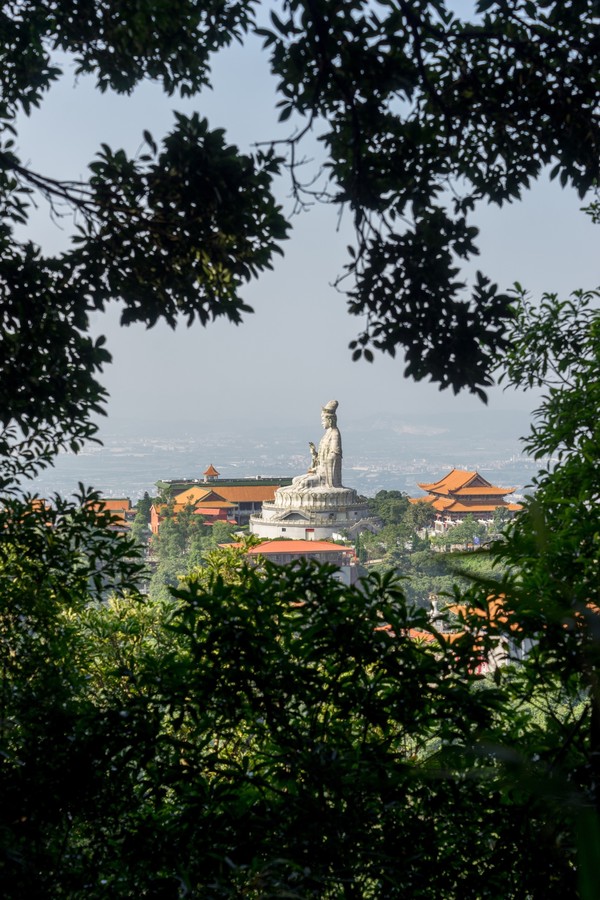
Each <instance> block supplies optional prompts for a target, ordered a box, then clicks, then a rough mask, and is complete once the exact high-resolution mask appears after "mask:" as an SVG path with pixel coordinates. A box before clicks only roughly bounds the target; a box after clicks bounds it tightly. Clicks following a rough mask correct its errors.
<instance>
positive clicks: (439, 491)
mask: <svg viewBox="0 0 600 900" xmlns="http://www.w3.org/2000/svg"><path fill="white" fill-rule="evenodd" d="M419 487H420V488H421V489H422V490H424V491H427V496H426V497H412V498H411V501H410V502H411V503H429V504H431V506H432V507H433V509H434V510H435V511H436V520H435V530H436V531H446V529H447V528H450V527H451V526H452V525H457V524H458V523H459V522H461V521H462V520H463V519H465V518H466V517H467V516H473V517H474V518H475V519H477V520H478V521H479V522H482V523H485V524H488V523H490V522H492V521H493V519H494V513H495V512H496V510H497V509H505V510H506V511H507V512H508V513H509V514H510V515H514V513H516V512H517V511H518V510H520V509H521V505H520V503H509V502H507V501H506V500H505V499H504V498H505V497H506V495H508V494H512V493H513V492H514V490H515V489H514V488H503V487H497V486H496V485H494V484H491V483H490V482H489V481H488V480H487V479H486V478H484V477H483V475H480V474H479V472H467V471H465V470H464V469H452V471H451V472H449V473H448V474H447V475H444V477H443V478H440V480H439V481H435V482H432V483H430V484H429V483H427V484H426V483H422V484H421V483H420V484H419Z"/></svg>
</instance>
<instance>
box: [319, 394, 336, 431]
mask: <svg viewBox="0 0 600 900" xmlns="http://www.w3.org/2000/svg"><path fill="white" fill-rule="evenodd" d="M337 408H338V402H337V400H330V401H329V403H326V404H325V406H323V407H322V409H321V419H322V421H323V424H324V425H325V426H326V427H328V426H329V425H331V426H335V425H336V424H337V415H336V410H337Z"/></svg>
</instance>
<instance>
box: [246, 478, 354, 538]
mask: <svg viewBox="0 0 600 900" xmlns="http://www.w3.org/2000/svg"><path fill="white" fill-rule="evenodd" d="M368 516H369V507H368V504H367V503H365V502H364V501H362V500H359V498H358V494H357V493H356V491H355V490H353V489H352V488H346V487H335V488H329V487H325V486H318V487H312V488H296V487H295V486H294V485H293V484H291V485H289V486H288V487H285V488H280V489H279V490H278V491H276V493H275V498H274V500H273V502H272V503H263V507H262V512H261V513H260V514H259V515H256V516H252V517H251V519H250V531H251V533H252V534H255V535H257V537H261V538H269V539H271V540H273V539H275V538H290V539H292V540H303V541H305V540H315V541H323V540H330V539H331V538H332V537H333V536H334V535H336V534H341V533H343V532H344V531H346V530H347V529H349V528H351V527H352V526H353V525H356V523H357V522H359V521H360V520H361V519H364V518H367V517H368Z"/></svg>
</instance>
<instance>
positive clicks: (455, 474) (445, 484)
mask: <svg viewBox="0 0 600 900" xmlns="http://www.w3.org/2000/svg"><path fill="white" fill-rule="evenodd" d="M478 474H479V473H478V472H467V471H466V470H465V469H452V470H451V471H450V472H448V474H447V475H444V477H443V478H440V480H439V481H432V482H430V483H429V484H421V483H419V487H420V488H423V490H424V491H435V492H436V493H444V494H445V493H447V492H448V491H456V490H459V489H460V488H462V487H466V486H467V484H468V483H469V482H470V481H473V480H474V478H475V476H476V475H478ZM479 478H481V475H479ZM482 481H483V482H484V483H485V484H489V482H487V481H486V480H485V478H482Z"/></svg>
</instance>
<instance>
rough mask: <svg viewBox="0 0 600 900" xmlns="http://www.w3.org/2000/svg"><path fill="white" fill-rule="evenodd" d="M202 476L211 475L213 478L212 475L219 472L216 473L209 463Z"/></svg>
mask: <svg viewBox="0 0 600 900" xmlns="http://www.w3.org/2000/svg"><path fill="white" fill-rule="evenodd" d="M202 474H203V475H212V476H214V475H218V474H219V472H217V470H216V469H215V467H214V466H213V464H212V463H211V464H210V466H209V467H208V469H207V470H206V472H203V473H202Z"/></svg>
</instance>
